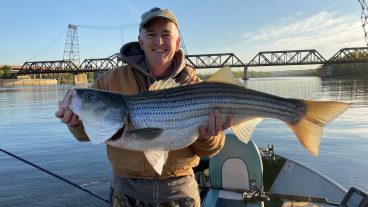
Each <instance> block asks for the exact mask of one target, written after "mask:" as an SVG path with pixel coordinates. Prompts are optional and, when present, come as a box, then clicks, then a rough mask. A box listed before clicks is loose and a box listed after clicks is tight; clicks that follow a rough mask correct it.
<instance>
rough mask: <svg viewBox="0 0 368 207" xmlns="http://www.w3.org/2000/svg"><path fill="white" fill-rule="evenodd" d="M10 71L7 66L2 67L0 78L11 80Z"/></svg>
mask: <svg viewBox="0 0 368 207" xmlns="http://www.w3.org/2000/svg"><path fill="white" fill-rule="evenodd" d="M11 69H12V68H11V67H10V66H8V65H4V66H3V67H2V68H0V78H5V79H9V78H12V74H11Z"/></svg>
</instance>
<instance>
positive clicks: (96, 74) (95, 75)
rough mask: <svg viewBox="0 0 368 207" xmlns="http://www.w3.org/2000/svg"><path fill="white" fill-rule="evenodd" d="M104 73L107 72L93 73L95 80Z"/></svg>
mask: <svg viewBox="0 0 368 207" xmlns="http://www.w3.org/2000/svg"><path fill="white" fill-rule="evenodd" d="M104 73H105V71H95V72H93V80H96V79H97V78H98V77H100V76H101V75H102V74H104Z"/></svg>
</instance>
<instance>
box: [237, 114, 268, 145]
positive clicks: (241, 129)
mask: <svg viewBox="0 0 368 207" xmlns="http://www.w3.org/2000/svg"><path fill="white" fill-rule="evenodd" d="M262 120H263V118H260V117H256V118H253V119H248V120H246V121H243V122H242V123H240V124H237V125H235V126H232V127H231V128H230V129H231V130H232V131H233V132H234V134H235V135H236V136H237V137H238V139H239V140H240V141H242V142H244V143H247V142H248V141H249V139H250V137H251V135H252V133H253V131H254V129H255V128H256V126H257V124H259V123H260V122H261V121H262Z"/></svg>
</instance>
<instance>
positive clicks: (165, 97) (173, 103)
mask: <svg viewBox="0 0 368 207" xmlns="http://www.w3.org/2000/svg"><path fill="white" fill-rule="evenodd" d="M174 82H175V81H174V80H168V81H160V82H158V83H156V84H154V85H153V86H152V87H151V88H150V91H147V92H144V93H139V94H136V95H122V94H119V93H115V92H110V91H103V90H97V89H76V88H74V89H71V90H69V92H68V93H67V94H66V96H65V98H64V101H63V104H64V106H69V107H70V109H71V110H72V111H73V112H74V113H75V114H77V115H78V116H79V119H80V120H81V121H82V123H83V126H84V128H85V132H86V134H87V135H88V137H89V139H90V140H91V141H92V143H94V144H99V143H103V142H105V143H106V144H109V145H112V146H114V147H119V148H124V149H128V150H136V151H143V152H144V153H145V155H146V157H147V160H148V161H149V163H150V164H151V165H152V166H153V168H154V169H155V170H156V172H157V173H159V174H161V172H162V168H163V165H164V164H165V162H166V158H167V155H168V152H169V151H171V150H176V149H181V148H184V147H187V146H189V145H190V144H192V143H193V142H195V141H196V139H197V138H198V136H199V131H198V127H199V126H201V125H206V124H207V123H208V117H209V114H210V113H211V112H212V111H213V110H214V109H219V110H220V111H221V115H222V121H223V122H222V123H224V122H225V120H226V118H227V115H228V114H232V115H233V121H232V125H231V127H230V129H231V130H232V131H233V132H234V134H235V135H236V136H237V137H238V138H239V139H240V140H241V141H243V142H245V143H246V142H247V141H248V140H249V139H250V137H251V134H252V132H253V131H254V129H255V127H256V125H257V124H258V123H259V122H260V121H261V120H262V119H263V118H275V119H279V120H281V121H283V122H285V123H286V124H287V125H288V126H289V127H290V129H291V130H292V131H293V132H294V133H295V135H296V136H297V138H298V139H299V141H300V143H301V144H302V145H303V146H304V147H305V148H306V149H307V150H308V151H309V152H310V153H311V154H312V155H314V156H317V155H318V152H319V144H320V139H321V136H322V133H323V129H324V126H325V125H326V124H327V123H328V122H330V121H332V120H333V119H334V118H336V117H337V116H338V115H339V114H341V113H343V112H344V111H345V110H346V109H347V108H348V107H349V104H348V103H342V102H335V101H306V100H300V99H290V98H282V97H278V96H275V95H271V94H267V93H263V92H259V91H255V90H251V89H246V88H245V87H244V86H240V83H239V81H238V80H237V79H236V78H235V77H234V76H233V75H232V73H231V70H230V69H229V68H223V69H220V70H219V71H218V72H216V73H215V74H214V75H213V76H211V77H210V78H209V79H208V80H206V81H203V82H201V83H198V84H193V85H185V86H178V87H172V86H173V83H174ZM116 136H118V138H117V139H111V138H112V137H116Z"/></svg>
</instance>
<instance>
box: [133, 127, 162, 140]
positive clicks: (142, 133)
mask: <svg viewBox="0 0 368 207" xmlns="http://www.w3.org/2000/svg"><path fill="white" fill-rule="evenodd" d="M163 131H164V129H161V128H141V129H131V130H128V131H127V133H126V136H127V137H134V138H137V139H147V140H151V139H155V138H157V137H159V136H160V135H161V134H162V132H163Z"/></svg>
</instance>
